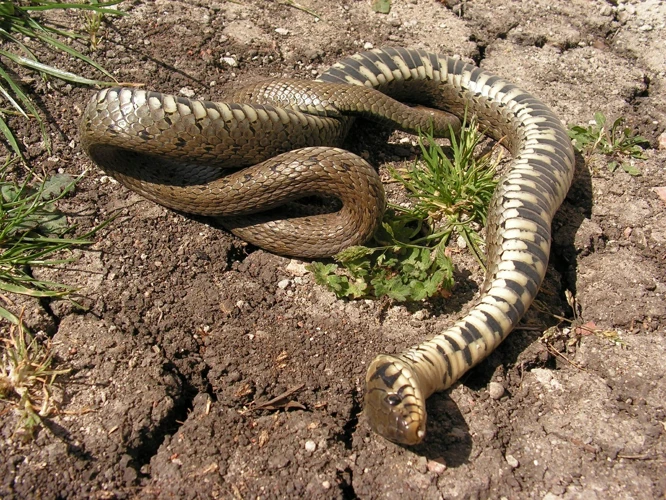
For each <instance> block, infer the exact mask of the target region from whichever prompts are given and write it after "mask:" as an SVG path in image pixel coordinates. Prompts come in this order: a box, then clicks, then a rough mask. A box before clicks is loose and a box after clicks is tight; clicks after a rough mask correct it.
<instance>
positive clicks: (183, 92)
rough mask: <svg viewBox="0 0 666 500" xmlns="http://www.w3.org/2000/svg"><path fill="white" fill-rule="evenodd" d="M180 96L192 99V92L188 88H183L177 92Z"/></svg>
mask: <svg viewBox="0 0 666 500" xmlns="http://www.w3.org/2000/svg"><path fill="white" fill-rule="evenodd" d="M179 92H180V94H181V95H184V96H185V97H190V98H191V97H194V90H192V89H191V88H189V87H183V88H182V89H180V90H179Z"/></svg>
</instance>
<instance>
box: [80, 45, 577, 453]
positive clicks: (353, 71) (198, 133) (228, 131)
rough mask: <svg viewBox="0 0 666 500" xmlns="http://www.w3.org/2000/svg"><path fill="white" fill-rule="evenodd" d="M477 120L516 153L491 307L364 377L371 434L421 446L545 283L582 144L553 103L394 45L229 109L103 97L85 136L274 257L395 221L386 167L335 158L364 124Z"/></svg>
mask: <svg viewBox="0 0 666 500" xmlns="http://www.w3.org/2000/svg"><path fill="white" fill-rule="evenodd" d="M401 101H408V102H410V103H415V104H419V105H422V106H427V107H428V108H430V109H432V110H433V111H424V110H423V109H422V108H418V107H417V108H410V107H407V106H404V105H403V104H401ZM434 110H441V111H434ZM466 112H468V113H473V114H475V115H476V116H477V118H478V121H479V123H480V124H481V127H482V129H483V130H486V131H487V134H488V135H489V136H491V137H492V138H494V139H495V140H500V139H502V141H503V144H504V145H505V146H506V147H507V149H508V150H509V151H510V153H511V155H512V161H511V164H510V165H509V167H508V169H507V171H506V173H505V174H504V175H503V176H502V177H501V179H500V180H499V183H498V185H497V188H496V190H495V192H494V195H493V198H492V201H491V204H490V207H489V212H488V223H487V245H486V246H487V250H486V254H487V255H486V257H487V272H486V278H485V282H484V285H483V287H482V290H481V294H480V297H479V299H478V300H477V302H476V303H475V305H474V306H473V307H472V308H471V309H470V310H469V312H468V313H467V314H466V315H465V316H464V317H463V318H462V319H461V320H460V321H458V322H457V323H455V324H454V325H453V326H452V327H450V328H449V329H447V330H446V331H444V332H443V333H441V334H439V335H436V336H434V337H433V338H431V339H430V340H427V341H425V342H423V343H421V344H419V345H417V346H414V347H412V348H410V349H408V350H406V351H405V352H402V353H400V354H397V355H380V356H378V357H377V358H375V359H374V360H373V361H372V363H371V364H370V366H369V369H368V372H367V377H366V382H367V388H366V393H365V409H364V411H365V413H366V415H367V417H368V421H369V423H370V426H371V427H372V429H373V430H375V431H376V432H377V433H379V434H381V435H383V436H384V437H386V438H387V439H389V440H391V441H394V442H398V443H403V444H407V445H411V444H416V443H418V442H420V441H421V440H422V439H423V438H424V436H425V428H426V427H425V426H426V410H425V401H426V399H427V398H428V397H429V396H430V395H431V394H432V393H434V392H436V391H441V390H444V389H446V388H448V387H450V386H451V385H452V384H453V383H454V382H455V381H456V380H458V379H459V378H460V377H461V376H462V374H464V373H465V372H466V371H467V370H469V369H470V368H471V367H473V366H474V365H476V364H477V363H478V362H479V361H481V360H482V359H483V358H485V357H486V356H487V355H488V354H490V352H492V351H493V350H494V349H495V348H496V347H497V346H498V345H499V344H500V343H501V342H502V341H503V340H504V339H505V338H506V336H507V335H508V334H509V332H511V330H512V329H513V328H514V327H515V326H516V324H517V323H518V321H519V320H520V318H521V317H522V316H523V314H524V313H525V311H526V309H527V308H528V307H529V306H530V304H531V303H532V301H533V299H534V297H535V296H536V294H537V291H538V289H539V287H540V285H541V282H542V281H543V278H544V276H545V273H546V267H547V264H548V258H549V253H550V239H551V222H552V219H553V216H554V214H555V212H556V210H557V209H558V207H559V206H560V204H561V203H562V201H563V199H564V197H565V196H566V193H567V191H568V189H569V186H570V184H571V182H572V179H573V173H574V156H573V149H572V146H571V142H570V140H569V138H568V136H567V133H566V131H565V130H564V128H563V127H562V124H561V122H560V120H559V119H558V118H557V116H555V114H554V113H553V112H552V111H551V110H550V109H549V108H548V107H547V106H546V105H545V104H543V103H542V102H541V101H540V100H538V99H537V98H535V97H533V96H532V95H530V94H529V93H527V92H525V91H524V90H521V89H520V88H518V87H517V86H515V85H513V84H511V83H509V82H507V81H505V80H503V79H501V78H500V77H498V76H495V75H493V74H491V73H488V72H486V71H484V70H481V69H480V68H477V67H475V66H473V65H470V64H466V63H464V62H463V61H460V60H457V59H453V58H449V57H446V56H439V55H436V54H432V53H428V52H426V51H423V50H416V49H402V48H385V49H376V50H371V51H368V52H362V53H358V54H356V55H353V56H351V57H349V58H347V59H344V60H342V61H340V62H338V63H336V64H334V65H333V66H332V67H331V68H330V69H329V70H327V71H325V72H324V73H323V74H322V75H321V76H320V77H319V78H318V79H317V80H315V81H313V82H302V81H294V80H277V81H272V82H268V83H266V84H260V85H257V86H252V87H249V88H246V89H242V90H241V91H239V92H237V93H236V94H234V95H233V96H231V98H230V100H229V102H226V103H211V102H205V101H191V100H189V99H185V98H182V97H174V96H168V95H164V94H158V93H153V92H146V91H142V90H131V89H108V90H103V91H101V92H99V93H97V94H96V95H95V96H94V97H93V98H92V100H91V101H90V104H89V105H88V107H87V109H86V111H85V112H84V116H83V120H82V124H81V141H82V145H83V147H84V149H85V150H86V152H87V153H88V154H89V155H90V157H91V158H92V159H93V160H94V161H95V162H96V163H97V164H99V165H100V166H101V167H102V169H104V170H105V171H106V172H108V173H110V174H111V175H113V176H114V177H115V178H116V179H118V180H119V181H120V182H121V183H122V184H124V185H125V186H127V187H129V188H130V189H134V190H135V191H137V192H139V193H141V194H142V195H144V196H145V197H147V198H149V199H151V200H153V201H155V202H157V203H161V204H163V205H165V206H167V207H170V208H173V209H176V210H180V211H183V212H193V213H198V214H202V215H211V216H221V217H223V221H224V222H223V223H224V224H225V225H227V227H229V228H230V229H231V230H232V231H233V232H235V233H236V234H239V235H240V236H241V237H243V238H246V239H248V240H250V241H252V242H255V243H257V244H258V245H259V246H262V247H264V248H267V249H269V250H271V251H274V252H278V253H285V254H292V255H301V256H308V257H313V256H321V255H330V254H332V253H335V252H336V251H338V250H340V249H342V248H344V247H345V246H348V245H351V244H356V243H361V242H363V241H365V240H366V239H367V238H368V237H369V236H370V235H371V234H372V232H373V231H374V229H375V227H376V226H377V224H378V222H379V221H380V219H381V216H382V213H383V211H384V205H385V201H384V191H383V188H382V186H381V182H380V181H379V178H378V176H377V174H376V172H375V170H374V169H373V168H372V167H371V166H370V165H368V164H367V163H366V162H365V161H364V160H362V159H361V158H359V157H357V156H355V155H352V154H351V153H348V152H346V151H344V150H341V149H338V148H337V147H338V146H340V145H341V143H342V140H343V139H344V137H345V135H346V134H347V132H348V130H349V127H350V126H351V123H352V121H353V120H354V117H356V116H362V117H365V118H370V119H375V120H378V121H382V122H388V123H392V124H393V125H394V126H396V127H398V128H401V129H403V130H412V131H413V130H418V129H419V128H425V127H426V126H430V125H431V124H434V129H435V131H436V132H440V133H443V132H446V130H448V127H449V125H453V126H458V125H459V121H458V120H456V119H455V118H451V116H450V115H448V114H447V113H451V114H452V115H453V116H454V117H462V116H463V115H464V114H465V113H466ZM245 166H249V168H246V169H244V170H240V171H238V172H234V173H232V174H230V175H222V174H221V173H220V170H221V168H223V167H226V168H228V167H231V168H236V167H245ZM340 179H342V180H340ZM317 195H319V196H333V197H336V198H339V199H340V201H341V203H342V208H340V210H338V211H336V212H333V213H324V214H317V213H315V214H311V213H305V214H301V215H298V216H296V217H295V218H293V219H290V218H287V217H285V216H284V214H283V213H281V212H279V211H278V213H277V215H275V214H274V213H273V212H270V213H269V215H266V214H265V213H264V211H265V210H266V209H273V208H276V207H277V206H278V205H281V204H283V203H285V202H292V201H294V200H297V199H299V198H302V197H304V196H317ZM271 214H272V215H271ZM293 234H297V235H298V237H296V238H294V237H293V236H292V235H293Z"/></svg>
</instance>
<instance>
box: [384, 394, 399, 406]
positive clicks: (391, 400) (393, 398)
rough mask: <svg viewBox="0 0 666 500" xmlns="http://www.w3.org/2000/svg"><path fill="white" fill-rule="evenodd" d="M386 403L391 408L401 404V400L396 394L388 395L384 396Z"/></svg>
mask: <svg viewBox="0 0 666 500" xmlns="http://www.w3.org/2000/svg"><path fill="white" fill-rule="evenodd" d="M386 402H387V403H388V404H389V405H391V406H398V405H399V404H400V403H402V398H401V397H400V396H398V395H397V394H389V395H388V396H386Z"/></svg>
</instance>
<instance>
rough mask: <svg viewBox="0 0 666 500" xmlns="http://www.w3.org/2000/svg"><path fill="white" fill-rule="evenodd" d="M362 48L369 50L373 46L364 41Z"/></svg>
mask: <svg viewBox="0 0 666 500" xmlns="http://www.w3.org/2000/svg"><path fill="white" fill-rule="evenodd" d="M363 48H364V49H365V50H370V49H371V48H373V45H372V44H371V43H370V42H365V43H364V44H363Z"/></svg>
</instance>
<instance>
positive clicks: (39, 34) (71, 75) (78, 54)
mask: <svg viewBox="0 0 666 500" xmlns="http://www.w3.org/2000/svg"><path fill="white" fill-rule="evenodd" d="M18 31H19V32H21V33H23V34H24V35H26V36H34V37H37V38H38V39H39V40H41V41H42V42H44V43H47V44H49V45H51V46H53V47H56V48H57V49H60V50H62V51H63V52H66V53H67V54H69V55H70V56H72V57H76V58H77V59H80V60H81V61H83V62H86V63H88V64H90V65H91V66H92V67H93V68H95V69H97V70H98V71H100V72H102V73H104V74H105V75H106V76H108V77H109V78H111V79H112V80H114V81H115V78H113V75H112V74H111V73H109V72H108V71H107V70H105V69H104V68H103V67H102V66H101V65H99V64H98V63H96V62H95V61H93V60H92V59H90V58H89V57H88V56H86V55H84V54H82V53H81V52H79V51H78V50H75V49H73V48H71V47H70V46H68V45H66V44H64V43H62V42H60V41H58V40H56V39H55V38H53V37H50V36H48V35H47V34H46V33H43V32H39V31H35V32H32V33H31V32H30V30H26V29H19V30H18ZM16 62H18V61H16ZM19 64H21V63H20V62H19ZM38 64H41V63H38ZM45 66H46V65H45ZM47 67H48V68H50V70H51V71H52V72H53V71H56V72H61V74H53V73H50V74H53V76H56V77H58V78H61V79H63V80H69V81H75V82H76V83H86V84H88V85H91V83H90V82H93V83H92V84H93V85H104V84H108V82H99V81H98V80H89V79H85V81H78V80H74V79H72V78H79V79H81V78H83V77H81V76H78V75H75V74H74V73H70V72H68V71H63V70H58V69H56V68H53V67H52V66H47ZM33 69H37V68H33ZM37 71H43V72H45V73H49V71H46V70H44V69H41V70H40V69H37ZM63 75H67V76H63Z"/></svg>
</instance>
